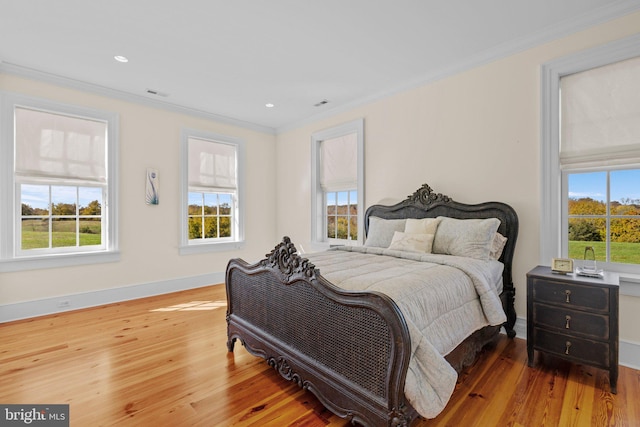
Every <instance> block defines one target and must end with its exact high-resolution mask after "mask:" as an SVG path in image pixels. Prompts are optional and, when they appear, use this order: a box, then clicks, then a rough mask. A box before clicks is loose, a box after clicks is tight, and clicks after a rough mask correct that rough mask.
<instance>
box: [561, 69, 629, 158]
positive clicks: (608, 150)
mask: <svg viewBox="0 0 640 427" xmlns="http://www.w3.org/2000/svg"><path fill="white" fill-rule="evenodd" d="M560 88H561V92H560V97H561V120H560V123H561V125H560V128H561V130H560V163H561V164H562V165H563V166H565V167H566V166H569V167H576V166H608V165H615V164H621V163H632V162H640V57H636V58H632V59H628V60H626V61H621V62H617V63H614V64H611V65H607V66H603V67H599V68H594V69H591V70H587V71H583V72H580V73H576V74H571V75H568V76H565V77H562V78H561V79H560Z"/></svg>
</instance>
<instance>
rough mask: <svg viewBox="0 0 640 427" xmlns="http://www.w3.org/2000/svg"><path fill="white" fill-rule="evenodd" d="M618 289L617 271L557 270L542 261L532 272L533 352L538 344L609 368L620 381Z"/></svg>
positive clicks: (612, 378)
mask: <svg viewBox="0 0 640 427" xmlns="http://www.w3.org/2000/svg"><path fill="white" fill-rule="evenodd" d="M618 289H619V279H618V275H617V274H615V273H605V275H604V278H602V279H592V278H588V277H582V276H578V275H576V274H575V273H574V274H567V275H562V274H554V273H552V272H551V269H550V268H549V267H543V266H538V267H536V268H534V269H533V270H531V271H530V272H529V273H527V355H528V357H529V366H533V356H534V350H538V351H543V352H546V353H550V354H553V355H555V356H557V357H561V358H563V359H566V360H569V361H572V362H577V363H584V364H587V365H592V366H596V367H598V368H603V369H608V370H609V383H610V384H611V392H612V393H617V382H618Z"/></svg>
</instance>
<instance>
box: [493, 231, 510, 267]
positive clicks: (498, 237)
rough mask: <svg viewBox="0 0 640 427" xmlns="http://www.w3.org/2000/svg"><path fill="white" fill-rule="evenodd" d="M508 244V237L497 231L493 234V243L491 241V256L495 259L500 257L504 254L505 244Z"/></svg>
mask: <svg viewBox="0 0 640 427" xmlns="http://www.w3.org/2000/svg"><path fill="white" fill-rule="evenodd" d="M506 244H507V238H506V237H504V236H503V235H502V234H500V233H498V232H496V234H495V236H493V243H491V251H490V252H489V256H490V257H491V258H492V259H495V260H498V259H500V256H502V251H503V250H504V245H506Z"/></svg>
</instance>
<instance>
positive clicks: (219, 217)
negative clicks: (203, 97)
mask: <svg viewBox="0 0 640 427" xmlns="http://www.w3.org/2000/svg"><path fill="white" fill-rule="evenodd" d="M182 139H183V159H184V160H183V193H184V197H183V203H182V205H181V206H182V207H181V218H182V224H183V225H182V230H183V231H182V247H181V253H193V252H201V251H209V250H220V249H229V248H237V247H238V245H239V244H240V243H241V242H242V240H243V237H242V215H241V206H242V198H241V195H242V191H241V180H240V179H239V177H240V174H239V173H238V172H239V170H240V169H241V168H242V154H243V144H242V142H241V141H240V140H237V139H235V138H231V137H227V136H223V135H215V134H210V133H205V132H200V131H195V130H185V131H183V136H182Z"/></svg>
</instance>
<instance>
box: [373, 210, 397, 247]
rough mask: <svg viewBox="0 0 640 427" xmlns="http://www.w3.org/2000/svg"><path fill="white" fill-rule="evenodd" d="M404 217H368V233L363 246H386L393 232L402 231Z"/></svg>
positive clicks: (389, 242)
mask: <svg viewBox="0 0 640 427" xmlns="http://www.w3.org/2000/svg"><path fill="white" fill-rule="evenodd" d="M405 222H406V220H405V219H382V218H378V217H377V216H372V217H369V233H368V234H367V240H366V241H365V242H364V245H365V246H374V247H376V248H388V247H389V245H390V244H391V240H392V239H393V233H394V232H396V231H403V230H404V225H405Z"/></svg>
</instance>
